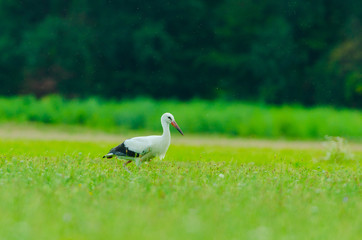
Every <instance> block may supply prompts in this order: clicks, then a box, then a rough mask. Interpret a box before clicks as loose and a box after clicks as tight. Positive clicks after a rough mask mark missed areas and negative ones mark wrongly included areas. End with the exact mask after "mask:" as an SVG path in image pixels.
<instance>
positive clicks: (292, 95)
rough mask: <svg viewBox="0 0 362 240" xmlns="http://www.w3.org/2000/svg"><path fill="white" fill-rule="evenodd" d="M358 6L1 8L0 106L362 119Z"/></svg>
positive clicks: (193, 0)
mask: <svg viewBox="0 0 362 240" xmlns="http://www.w3.org/2000/svg"><path fill="white" fill-rule="evenodd" d="M361 15H362V1H358V0H344V1H340V0H314V1H310V0H293V1H290V0H239V1H237V0H182V1H176V0H152V1H139V0H132V1H127V0H119V1H111V0H107V1H99V0H88V1H85V0H73V1H72V0H48V1H46V0H38V1H34V0H22V1H20V0H0V84H1V88H0V95H4V96H11V95H23V94H32V95H35V96H38V97H41V96H44V95H48V94H54V93H56V94H61V95H63V96H66V97H68V98H74V97H80V98H83V97H88V96H99V97H102V98H111V99H123V98H134V97H138V96H146V97H152V98H156V99H166V98H172V99H180V100H188V99H193V98H201V99H224V100H246V101H260V102H265V103H270V104H285V103H292V104H295V103H296V104H302V105H306V106H310V105H334V106H346V107H355V108H361V107H362V21H361V19H362V17H361Z"/></svg>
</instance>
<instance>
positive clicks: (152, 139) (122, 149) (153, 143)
mask: <svg viewBox="0 0 362 240" xmlns="http://www.w3.org/2000/svg"><path fill="white" fill-rule="evenodd" d="M170 124H171V125H172V126H174V127H175V128H176V129H177V130H178V131H179V132H180V133H181V134H182V135H184V134H183V132H182V131H181V129H180V127H179V126H178V125H177V123H176V121H175V118H174V117H173V115H172V114H171V113H164V114H163V115H162V117H161V125H162V128H163V134H162V135H161V136H147V137H135V138H130V139H127V140H125V141H124V142H123V143H121V144H120V145H118V146H117V147H114V148H112V149H111V150H110V151H109V153H107V154H106V155H104V156H103V158H105V157H106V158H112V157H113V156H116V157H118V158H120V159H123V160H127V162H125V163H124V164H123V167H124V168H125V169H126V170H127V171H128V169H127V167H126V165H127V164H129V163H130V162H132V161H136V165H137V166H139V165H140V164H141V163H143V162H145V161H149V160H151V159H152V158H154V157H156V156H158V157H159V158H160V159H163V158H164V157H165V155H166V152H167V149H168V147H169V146H170V143H171V134H170Z"/></svg>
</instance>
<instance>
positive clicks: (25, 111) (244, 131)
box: [0, 96, 362, 141]
mask: <svg viewBox="0 0 362 240" xmlns="http://www.w3.org/2000/svg"><path fill="white" fill-rule="evenodd" d="M164 112H171V113H172V114H173V115H174V116H175V118H176V120H177V122H179V123H180V126H181V127H182V129H183V131H184V132H185V133H187V134H190V133H193V134H219V135H220V134H222V135H227V136H235V137H253V138H270V139H276V138H287V139H318V140H323V139H324V137H325V136H326V135H328V136H341V137H344V138H347V139H349V140H357V141H360V140H362V124H361V119H362V112H361V111H358V110H352V109H335V108H332V107H313V108H304V107H301V106H281V107H277V106H268V105H263V104H257V103H244V102H226V101H221V100H219V101H203V100H194V101H189V102H179V101H155V100H151V99H136V100H123V101H104V100H101V99H97V98H88V99H84V100H79V99H74V100H66V99H64V98H62V97H60V96H48V97H45V98H42V99H35V98H34V97H31V96H25V97H13V98H0V122H17V123H27V122H34V123H44V124H52V125H59V124H66V125H73V126H77V125H82V126H87V127H89V128H92V129H100V130H103V131H107V132H116V131H122V132H126V131H130V130H133V131H134V130H141V131H145V130H146V131H151V132H159V131H160V129H161V128H160V117H161V115H162V114H163V113H164Z"/></svg>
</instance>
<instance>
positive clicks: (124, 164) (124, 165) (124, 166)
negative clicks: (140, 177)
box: [123, 160, 132, 174]
mask: <svg viewBox="0 0 362 240" xmlns="http://www.w3.org/2000/svg"><path fill="white" fill-rule="evenodd" d="M130 162H132V160H128V161H127V162H125V163H123V168H124V169H125V170H126V171H127V172H128V173H129V174H132V173H131V171H130V170H128V168H127V167H126V166H127V164H129V163H130Z"/></svg>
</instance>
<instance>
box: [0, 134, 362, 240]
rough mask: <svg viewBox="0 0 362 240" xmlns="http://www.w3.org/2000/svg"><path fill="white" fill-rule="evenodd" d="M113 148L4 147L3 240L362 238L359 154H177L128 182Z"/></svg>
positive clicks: (183, 150) (189, 149)
mask: <svg viewBox="0 0 362 240" xmlns="http://www.w3.org/2000/svg"><path fill="white" fill-rule="evenodd" d="M113 145H114V144H112V143H96V142H88V143H85V142H67V141H20V140H6V141H5V140H0V239H2V240H12V239H21V240H26V239H34V240H35V239H36V240H40V239H77V240H82V239H278V240H279V239H318V240H320V239H360V237H361V234H362V230H361V225H362V201H361V200H362V199H361V190H360V181H361V168H360V166H359V162H360V160H361V154H360V153H357V154H356V155H355V156H356V157H355V160H354V161H350V162H346V163H333V162H330V163H329V162H318V161H315V159H317V158H319V157H321V156H323V154H324V153H323V152H321V151H318V150H292V149H288V150H273V149H260V148H236V147H230V148H228V147H211V146H198V147H196V146H180V145H176V146H175V145H172V146H171V147H170V149H169V152H168V154H167V155H166V159H165V160H164V161H162V162H161V161H153V162H151V163H150V164H144V165H142V167H141V168H140V169H139V170H138V169H137V168H136V167H135V166H134V165H132V166H131V167H130V170H131V171H132V172H133V174H132V175H130V174H128V173H127V172H125V171H124V170H123V169H122V167H121V165H120V164H119V162H117V161H116V160H114V159H109V160H108V159H107V160H104V159H101V158H100V156H101V155H102V154H104V153H105V152H107V151H108V150H109V148H110V147H112V146H113ZM220 174H223V176H224V177H220Z"/></svg>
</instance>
